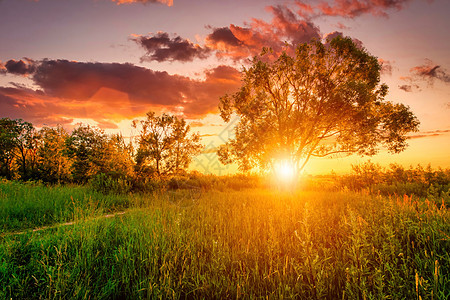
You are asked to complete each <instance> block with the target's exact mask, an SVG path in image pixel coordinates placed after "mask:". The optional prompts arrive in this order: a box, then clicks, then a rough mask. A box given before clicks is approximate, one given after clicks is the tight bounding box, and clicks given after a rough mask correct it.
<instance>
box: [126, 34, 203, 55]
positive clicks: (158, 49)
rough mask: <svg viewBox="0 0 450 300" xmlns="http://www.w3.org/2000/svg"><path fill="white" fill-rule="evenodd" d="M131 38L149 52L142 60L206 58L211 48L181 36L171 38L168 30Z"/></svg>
mask: <svg viewBox="0 0 450 300" xmlns="http://www.w3.org/2000/svg"><path fill="white" fill-rule="evenodd" d="M131 40H133V41H135V42H136V43H138V44H139V45H140V46H142V47H143V48H144V49H145V50H146V51H147V54H146V55H144V56H142V58H141V61H154V60H156V61H158V62H163V61H181V62H187V61H192V60H194V59H195V58H199V59H206V58H208V56H209V53H210V51H211V50H210V49H208V48H202V47H201V46H199V45H197V44H194V43H192V42H190V41H189V40H186V39H183V38H181V37H180V36H176V37H174V38H172V39H171V38H170V37H169V34H168V33H166V32H158V33H157V34H155V35H153V36H142V35H140V36H135V37H133V38H131Z"/></svg>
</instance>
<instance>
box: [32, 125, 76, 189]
mask: <svg viewBox="0 0 450 300" xmlns="http://www.w3.org/2000/svg"><path fill="white" fill-rule="evenodd" d="M68 139H69V134H68V133H67V131H66V130H65V129H64V128H63V127H62V126H60V125H58V126H57V127H55V128H52V127H47V126H44V127H42V128H41V129H40V130H39V140H38V147H37V162H38V169H39V175H40V176H39V178H40V179H42V180H43V181H47V182H52V183H56V182H58V183H61V182H68V181H70V179H71V174H70V167H71V165H72V161H71V159H70V158H69V155H68V151H67V148H66V141H67V140H68Z"/></svg>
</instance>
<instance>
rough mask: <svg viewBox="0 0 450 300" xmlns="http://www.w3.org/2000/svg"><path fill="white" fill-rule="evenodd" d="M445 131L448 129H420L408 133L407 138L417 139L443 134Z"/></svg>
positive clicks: (448, 130)
mask: <svg viewBox="0 0 450 300" xmlns="http://www.w3.org/2000/svg"><path fill="white" fill-rule="evenodd" d="M447 133H450V129H443V130H432V131H422V132H419V133H417V134H413V135H410V136H408V138H409V139H419V138H424V137H430V136H440V135H445V134H447Z"/></svg>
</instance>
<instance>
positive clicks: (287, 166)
mask: <svg viewBox="0 0 450 300" xmlns="http://www.w3.org/2000/svg"><path fill="white" fill-rule="evenodd" d="M275 175H276V177H277V178H278V180H280V181H283V182H290V181H292V180H293V179H294V175H295V167H294V165H293V163H292V162H290V161H289V160H282V161H279V162H277V163H275Z"/></svg>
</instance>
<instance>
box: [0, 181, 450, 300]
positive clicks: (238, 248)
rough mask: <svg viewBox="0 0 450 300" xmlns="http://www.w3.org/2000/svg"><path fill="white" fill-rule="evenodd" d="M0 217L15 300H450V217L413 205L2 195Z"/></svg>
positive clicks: (15, 190)
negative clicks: (205, 299) (27, 299)
mask: <svg viewBox="0 0 450 300" xmlns="http://www.w3.org/2000/svg"><path fill="white" fill-rule="evenodd" d="M0 208H1V210H0V214H1V222H2V223H1V226H0V228H1V234H0V298H3V299H6V298H8V299H9V298H13V299H24V298H46V299H55V298H57V299H88V298H90V299H119V298H124V297H126V298H144V299H145V298H150V299H186V298H187V299H192V298H194V299H196V298H207V299H225V298H277V299H278V298H297V299H448V298H449V297H450V254H449V252H450V251H449V249H450V222H449V221H450V213H449V211H448V208H447V207H446V206H445V204H444V203H437V202H436V201H428V200H426V199H424V198H418V197H414V196H413V197H411V196H406V195H405V196H382V195H374V194H369V193H366V192H352V191H348V190H347V191H317V190H315V191H305V190H304V191H295V192H294V191H279V190H275V189H267V188H251V189H239V190H236V189H229V188H222V189H177V190H156V191H154V192H147V193H133V194H131V193H128V194H121V195H120V194H104V193H100V192H97V191H94V190H92V189H91V188H89V187H86V186H85V187H80V186H53V187H47V186H44V185H41V184H24V183H17V182H11V181H3V182H1V184H0ZM114 212H125V213H123V214H117V215H115V216H113V217H109V218H102V217H100V216H102V215H104V214H107V213H114ZM68 221H71V222H73V223H71V224H70V225H63V224H62V223H64V222H68ZM41 226H47V227H45V228H43V229H41V230H37V231H33V230H32V229H33V228H37V227H41Z"/></svg>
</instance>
